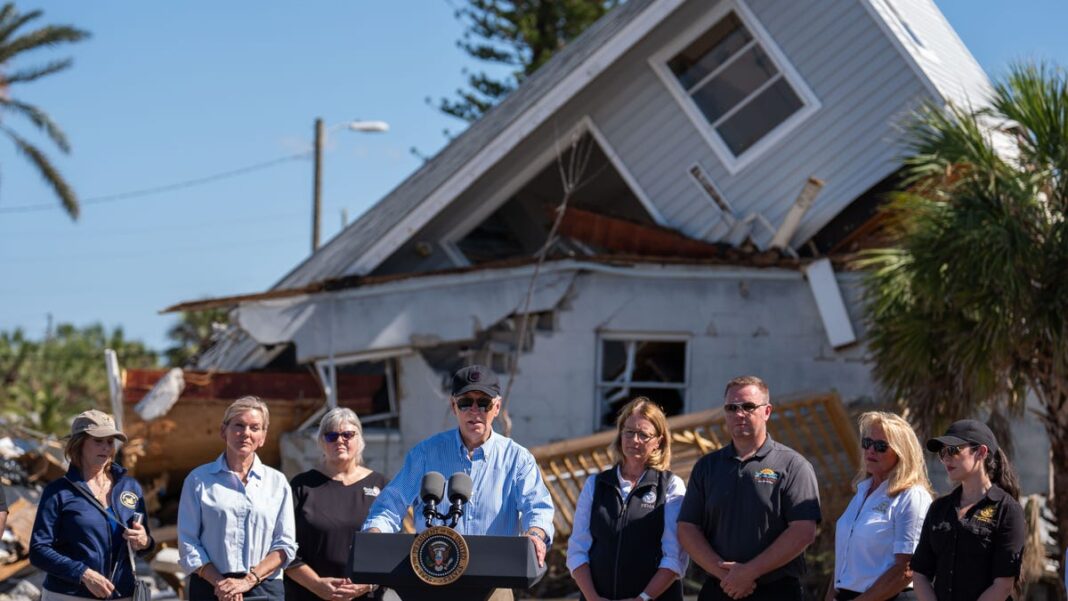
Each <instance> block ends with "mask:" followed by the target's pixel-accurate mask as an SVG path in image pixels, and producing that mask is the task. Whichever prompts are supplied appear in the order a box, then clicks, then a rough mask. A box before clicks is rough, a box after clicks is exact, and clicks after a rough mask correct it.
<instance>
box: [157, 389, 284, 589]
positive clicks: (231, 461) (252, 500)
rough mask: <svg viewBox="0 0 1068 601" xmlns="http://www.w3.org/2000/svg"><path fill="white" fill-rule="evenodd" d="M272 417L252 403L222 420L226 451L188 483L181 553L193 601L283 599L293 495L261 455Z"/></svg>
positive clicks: (236, 406) (237, 404) (239, 404)
mask: <svg viewBox="0 0 1068 601" xmlns="http://www.w3.org/2000/svg"><path fill="white" fill-rule="evenodd" d="M269 421H270V413H269V412H268V410H267V405H266V404H265V403H264V402H263V401H261V400H260V399H258V398H256V397H253V396H246V397H242V398H240V399H238V400H236V401H234V402H233V404H231V405H230V407H228V408H227V409H226V413H225V415H223V421H222V429H221V436H222V438H223V440H224V441H226V450H225V451H224V452H223V454H222V455H220V456H219V458H218V459H216V460H215V461H213V462H211V463H207V464H204V465H202V466H200V467H198V468H196V469H195V470H193V471H192V472H190V474H189V476H188V477H186V479H185V485H184V486H183V487H182V499H181V502H180V504H179V507H178V549H179V553H180V557H181V559H180V561H181V565H182V568H183V569H184V570H185V571H186V572H188V573H189V574H190V577H189V599H190V601H214V600H216V599H217V600H218V601H259V600H272V601H274V600H278V601H281V600H282V599H284V598H285V589H284V587H283V584H282V568H284V567H285V566H286V565H288V564H289V562H290V561H292V560H293V557H294V555H295V554H296V550H297V543H296V537H295V528H294V525H293V524H294V523H293V493H292V492H291V490H290V488H289V482H287V481H286V478H285V476H284V475H282V473H281V472H279V471H278V470H275V469H272V468H270V467H267V466H266V465H263V463H262V462H261V461H260V458H259V457H258V456H257V455H256V450H257V449H259V448H260V447H262V446H263V443H264V441H265V440H266V439H267V425H268V422H269Z"/></svg>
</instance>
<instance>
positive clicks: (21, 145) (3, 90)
mask: <svg viewBox="0 0 1068 601" xmlns="http://www.w3.org/2000/svg"><path fill="white" fill-rule="evenodd" d="M41 15H42V12H41V11H39V10H34V11H30V12H28V13H25V14H22V13H19V11H18V9H17V8H15V5H14V4H13V3H8V4H5V5H4V6H3V8H0V131H3V132H4V134H6V135H7V137H8V138H10V139H11V141H12V142H13V143H14V144H15V148H16V149H18V151H19V153H21V154H22V155H23V156H25V157H26V158H27V159H28V160H29V161H30V162H31V163H33V166H34V167H36V168H37V171H38V172H39V173H40V174H41V177H43V178H44V180H45V182H47V183H48V185H49V186H51V187H52V189H53V190H54V191H55V193H56V196H58V197H59V200H60V201H61V202H62V203H63V208H64V209H65V210H66V211H67V214H68V215H70V217H71V219H77V218H78V198H77V197H76V196H75V195H74V190H72V189H71V187H70V185H69V184H68V183H67V182H66V180H64V179H63V176H62V175H60V173H59V171H57V170H56V168H55V166H53V165H52V162H51V161H50V160H49V159H48V156H46V155H45V153H44V152H42V151H41V149H39V148H37V146H35V145H34V144H32V143H31V142H30V141H29V140H27V139H26V138H24V137H22V136H21V135H19V134H18V133H17V132H16V131H15V130H14V129H12V128H11V126H10V125H8V123H7V122H6V119H2V117H3V116H4V113H12V114H17V115H21V116H23V117H25V118H26V119H28V120H29V121H30V123H32V124H33V125H34V126H36V127H37V128H38V129H39V130H41V131H43V132H44V133H45V135H47V136H48V138H49V139H51V140H52V142H54V143H55V145H56V146H57V147H59V149H60V150H61V151H63V152H64V153H69V152H70V144H69V143H68V142H67V136H66V135H64V133H63V130H61V129H60V128H59V126H58V125H56V123H55V122H54V121H52V118H51V117H49V116H48V113H46V112H44V111H43V110H41V109H40V108H38V107H36V106H34V105H32V104H29V103H26V102H21V101H19V100H16V99H14V98H12V97H11V86H12V85H14V84H20V83H29V82H31V81H34V80H35V79H40V78H42V77H44V76H46V75H51V74H53V73H58V72H59V71H63V70H64V69H66V68H68V67H70V66H71V63H72V61H71V59H69V58H67V59H63V60H58V61H51V62H49V63H46V64H44V65H38V66H34V67H26V68H20V69H16V70H12V68H11V63H12V61H13V60H14V59H15V58H17V57H18V56H19V55H21V54H23V53H25V52H28V51H30V50H34V49H37V48H41V47H51V46H56V45H59V44H62V43H65V42H77V41H79V40H83V39H85V38H87V37H89V33H88V32H85V31H82V30H80V29H76V28H74V27H70V26H67V25H45V26H43V27H41V28H39V29H34V30H33V31H29V32H20V30H21V29H22V28H23V27H24V26H25V25H27V24H28V23H29V22H30V21H33V20H35V19H37V18H39V17H40V16H41Z"/></svg>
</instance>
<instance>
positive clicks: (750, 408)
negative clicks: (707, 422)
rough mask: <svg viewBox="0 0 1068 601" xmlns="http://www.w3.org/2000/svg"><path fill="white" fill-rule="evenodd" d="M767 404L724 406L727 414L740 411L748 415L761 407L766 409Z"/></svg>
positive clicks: (729, 404) (733, 404)
mask: <svg viewBox="0 0 1068 601" xmlns="http://www.w3.org/2000/svg"><path fill="white" fill-rule="evenodd" d="M767 405H768V404H767V403H760V404H757V403H727V404H726V405H724V406H723V410H724V411H726V412H727V413H738V410H739V409H740V410H742V411H745V412H746V413H752V412H754V411H756V410H757V408H759V407H766V406H767Z"/></svg>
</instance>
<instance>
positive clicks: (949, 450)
mask: <svg viewBox="0 0 1068 601" xmlns="http://www.w3.org/2000/svg"><path fill="white" fill-rule="evenodd" d="M974 446H975V445H974V444H972V443H970V442H969V443H965V444H955V445H946V446H944V447H942V448H941V449H938V457H939V458H941V459H945V458H946V457H956V456H957V455H960V452H961V451H963V450H964V449H970V448H972V447H974Z"/></svg>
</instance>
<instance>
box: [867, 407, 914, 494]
mask: <svg viewBox="0 0 1068 601" xmlns="http://www.w3.org/2000/svg"><path fill="white" fill-rule="evenodd" d="M858 425H859V426H860V435H861V436H862V437H863V436H866V435H868V434H870V433H871V429H872V426H876V425H878V426H880V427H881V428H882V429H883V434H885V435H886V442H887V443H889V444H890V448H891V449H893V451H894V453H895V454H896V455H897V465H895V466H894V469H892V470H890V475H889V477H888V478H887V480H888V484H887V485H886V494H887V495H888V496H890V497H896V496H897V495H898V494H899V493H901V492H904V491H906V490H908V489H909V488H912V487H913V486H922V487H923V488H924V489H925V490H926V491H927V492H929V493H931V494H934V490H933V489H932V488H931V480H930V479H929V478H928V477H927V463H926V462H924V460H923V449H922V448H921V447H920V439H919V438H916V431H915V430H913V429H912V426H911V425H910V424H909V423H908V422H907V421H905V419H904V418H903V417H901V416H900V415H897V414H894V413H887V412H885V411H868V412H867V413H863V414H861V416H860V419H859V420H858ZM860 454H861V459H860V470H859V471H858V472H857V475H856V476H855V477H854V478H853V490H854V491H855V490H856V489H857V485H858V484H860V483H861V482H863V481H864V480H867V479H868V478H870V477H871V474H870V473H869V472H868V471H867V470H866V469H865V468H864V451H863V449H861V450H860Z"/></svg>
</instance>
